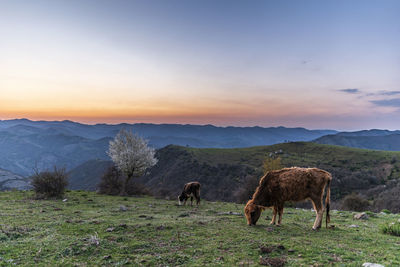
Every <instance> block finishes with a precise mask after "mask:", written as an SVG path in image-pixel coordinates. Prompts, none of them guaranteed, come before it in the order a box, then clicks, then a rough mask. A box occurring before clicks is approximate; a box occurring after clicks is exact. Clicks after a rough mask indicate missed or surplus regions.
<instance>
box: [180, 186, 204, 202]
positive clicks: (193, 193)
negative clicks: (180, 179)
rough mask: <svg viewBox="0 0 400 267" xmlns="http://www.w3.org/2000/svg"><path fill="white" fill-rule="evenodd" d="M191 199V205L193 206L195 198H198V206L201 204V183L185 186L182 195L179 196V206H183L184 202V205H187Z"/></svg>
mask: <svg viewBox="0 0 400 267" xmlns="http://www.w3.org/2000/svg"><path fill="white" fill-rule="evenodd" d="M189 197H190V205H191V206H193V197H195V198H196V204H197V205H199V203H200V183H199V182H190V183H187V184H185V186H184V187H183V191H182V193H181V194H180V195H179V196H178V201H179V205H182V201H184V203H183V205H186V201H187V200H188V198H189Z"/></svg>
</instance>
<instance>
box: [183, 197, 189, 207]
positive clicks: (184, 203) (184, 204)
mask: <svg viewBox="0 0 400 267" xmlns="http://www.w3.org/2000/svg"><path fill="white" fill-rule="evenodd" d="M187 200H188V199H187V198H185V201H184V202H183V206H186V201H187Z"/></svg>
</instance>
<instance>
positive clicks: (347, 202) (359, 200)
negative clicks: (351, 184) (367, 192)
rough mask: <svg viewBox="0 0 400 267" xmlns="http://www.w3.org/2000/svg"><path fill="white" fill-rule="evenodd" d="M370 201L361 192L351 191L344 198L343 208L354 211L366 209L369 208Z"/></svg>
mask: <svg viewBox="0 0 400 267" xmlns="http://www.w3.org/2000/svg"><path fill="white" fill-rule="evenodd" d="M369 206H370V205H369V202H368V200H366V199H365V198H363V197H361V196H360V195H359V194H356V193H351V194H350V195H347V196H346V197H345V198H344V199H343V203H342V209H343V210H352V211H365V210H367V209H368V208H369Z"/></svg>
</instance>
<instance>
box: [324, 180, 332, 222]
mask: <svg viewBox="0 0 400 267" xmlns="http://www.w3.org/2000/svg"><path fill="white" fill-rule="evenodd" d="M331 181H332V176H331V175H329V180H328V183H327V184H326V199H325V209H326V228H328V223H329V222H331V217H330V216H329V208H330V204H331Z"/></svg>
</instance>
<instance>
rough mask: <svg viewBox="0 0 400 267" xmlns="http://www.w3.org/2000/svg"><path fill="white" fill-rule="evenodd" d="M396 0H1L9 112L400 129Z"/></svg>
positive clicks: (3, 95)
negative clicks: (399, 120)
mask: <svg viewBox="0 0 400 267" xmlns="http://www.w3.org/2000/svg"><path fill="white" fill-rule="evenodd" d="M398 14H400V1H385V0H383V1H305V0H304V1H294V0H293V1H222V0H216V1H169V0H165V1H127V0H126V1H83V0H80V1H77V0H72V1H18V0H16V1H14V0H13V1H11V0H9V1H6V0H0V18H1V24H0V36H1V37H0V38H1V41H0V119H2V118H3V119H6V118H14V117H28V118H31V119H72V120H76V121H82V122H89V123H96V122H111V123H118V122H155V123H163V122H166V123H195V124H208V123H210V124H215V125H240V126H253V125H260V126H278V125H283V126H289V127H292V126H302V127H307V128H331V129H340V130H354V129H369V128H387V129H400V127H399V124H398V123H397V121H398V120H397V118H398V117H399V115H400V93H399V91H400V86H399V84H400V75H399V73H400V49H399V48H398V47H400V16H398Z"/></svg>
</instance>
